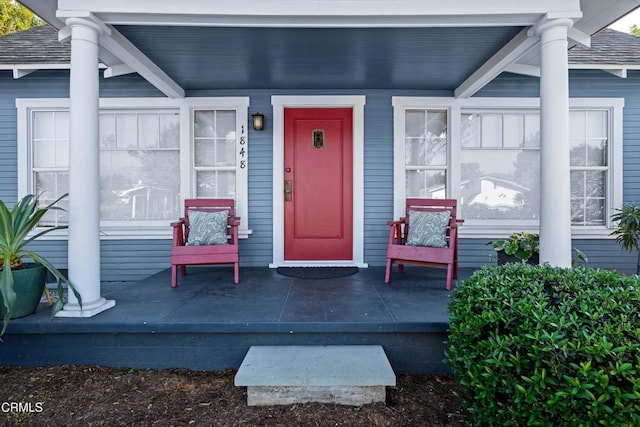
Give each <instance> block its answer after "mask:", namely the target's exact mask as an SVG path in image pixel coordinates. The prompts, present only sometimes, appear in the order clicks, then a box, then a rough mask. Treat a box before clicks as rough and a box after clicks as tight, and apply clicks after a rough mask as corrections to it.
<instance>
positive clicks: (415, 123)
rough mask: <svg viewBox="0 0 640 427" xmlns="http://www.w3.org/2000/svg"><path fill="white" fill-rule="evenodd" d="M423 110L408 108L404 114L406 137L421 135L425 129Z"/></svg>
mask: <svg viewBox="0 0 640 427" xmlns="http://www.w3.org/2000/svg"><path fill="white" fill-rule="evenodd" d="M424 115H425V112H424V111H423V110H408V111H407V112H406V114H405V125H404V132H405V136H406V137H407V138H412V137H421V136H422V135H424V130H425V119H424Z"/></svg>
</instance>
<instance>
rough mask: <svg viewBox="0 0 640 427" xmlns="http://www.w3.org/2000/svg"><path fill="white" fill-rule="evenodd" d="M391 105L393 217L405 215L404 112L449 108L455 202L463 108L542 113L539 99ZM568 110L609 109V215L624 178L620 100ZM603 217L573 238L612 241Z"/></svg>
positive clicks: (577, 101) (418, 100)
mask: <svg viewBox="0 0 640 427" xmlns="http://www.w3.org/2000/svg"><path fill="white" fill-rule="evenodd" d="M392 105H393V109H394V111H393V124H394V132H393V149H394V150H393V151H394V182H393V194H394V197H393V207H394V217H396V218H397V217H400V216H403V215H404V203H405V199H406V193H405V172H404V165H405V141H404V131H405V129H404V118H405V114H404V112H405V111H406V110H408V109H447V110H448V115H449V117H448V126H449V127H448V130H447V134H448V141H447V143H448V148H449V149H448V151H449V153H448V162H449V164H448V171H449V174H448V176H447V197H450V198H454V199H458V198H459V192H460V152H461V142H460V118H461V113H462V111H463V110H464V109H472V108H478V109H492V108H495V109H496V110H500V111H503V110H507V109H518V108H521V109H540V99H539V98H489V97H487V98H482V97H478V98H468V99H458V98H448V97H444V98H440V97H433V98H430V97H405V96H394V97H392ZM569 107H570V108H593V109H606V110H608V111H609V113H610V115H611V117H610V123H611V126H610V129H609V138H610V139H609V141H610V143H609V147H608V149H609V153H608V154H609V161H610V164H609V168H610V174H609V176H610V178H611V179H610V180H609V182H608V188H607V211H608V212H609V215H610V214H611V213H613V212H614V209H616V208H620V207H621V206H622V203H623V194H622V191H623V185H622V181H623V175H622V167H623V164H622V152H623V146H622V144H623V120H624V117H623V109H624V98H570V99H569ZM609 215H608V217H607V218H606V219H607V226H606V227H584V226H577V227H573V228H572V237H573V238H577V239H581V238H582V239H592V238H603V239H604V238H611V236H610V235H609V233H610V232H611V223H610V219H609ZM521 228H523V229H525V230H526V231H535V232H537V231H538V230H537V227H535V228H528V227H527V226H526V225H525V224H524V223H523V224H522V226H521ZM513 231H514V226H504V227H498V226H486V225H484V226H469V225H465V226H464V227H461V229H460V235H461V236H462V237H471V238H495V237H497V236H506V235H508V234H509V233H511V232H513Z"/></svg>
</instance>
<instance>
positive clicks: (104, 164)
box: [100, 150, 180, 220]
mask: <svg viewBox="0 0 640 427" xmlns="http://www.w3.org/2000/svg"><path fill="white" fill-rule="evenodd" d="M179 162H180V154H179V152H178V151H177V150H172V151H149V150H146V151H105V152H102V153H101V156H100V183H101V188H100V190H101V191H100V212H101V216H102V219H106V220H164V219H171V218H176V217H177V216H178V215H179V206H178V204H179V198H180V167H179Z"/></svg>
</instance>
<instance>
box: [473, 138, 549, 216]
mask: <svg viewBox="0 0 640 427" xmlns="http://www.w3.org/2000/svg"><path fill="white" fill-rule="evenodd" d="M461 161H462V165H461V171H462V176H461V183H460V185H461V191H460V201H461V205H462V207H463V212H464V217H465V218H469V219H480V220H507V219H509V220H535V219H538V215H539V209H540V208H539V206H540V182H539V173H540V169H539V164H540V156H539V152H538V150H489V151H487V150H482V149H480V150H462V151H461Z"/></svg>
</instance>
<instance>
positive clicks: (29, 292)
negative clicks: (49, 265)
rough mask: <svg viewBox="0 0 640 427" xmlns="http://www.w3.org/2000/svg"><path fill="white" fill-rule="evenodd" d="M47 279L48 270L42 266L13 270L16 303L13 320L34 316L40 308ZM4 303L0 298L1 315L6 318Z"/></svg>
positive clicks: (34, 265)
mask: <svg viewBox="0 0 640 427" xmlns="http://www.w3.org/2000/svg"><path fill="white" fill-rule="evenodd" d="M46 279H47V269H46V268H44V267H43V266H42V265H41V264H25V265H24V268H23V269H21V270H13V289H14V291H15V292H16V303H15V304H14V305H13V310H12V312H11V318H12V319H17V318H19V317H25V316H28V315H30V314H33V313H34V312H35V311H36V308H38V304H39V303H40V299H41V298H42V292H44V286H45V284H46ZM4 314H5V310H4V302H3V301H2V296H0V315H1V316H2V317H4Z"/></svg>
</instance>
